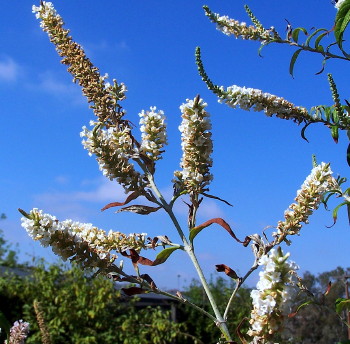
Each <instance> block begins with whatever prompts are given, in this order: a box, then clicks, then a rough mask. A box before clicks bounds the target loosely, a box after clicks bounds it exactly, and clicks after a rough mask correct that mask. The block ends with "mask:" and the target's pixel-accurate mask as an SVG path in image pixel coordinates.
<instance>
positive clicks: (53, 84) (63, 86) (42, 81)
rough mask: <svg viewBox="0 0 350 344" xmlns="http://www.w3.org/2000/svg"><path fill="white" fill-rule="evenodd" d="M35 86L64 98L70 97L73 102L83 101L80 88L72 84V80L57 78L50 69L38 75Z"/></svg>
mask: <svg viewBox="0 0 350 344" xmlns="http://www.w3.org/2000/svg"><path fill="white" fill-rule="evenodd" d="M37 86H38V88H39V89H40V90H41V91H44V92H47V93H50V94H51V95H54V96H58V97H62V96H63V97H65V99H67V98H68V99H70V100H71V101H72V102H73V103H77V104H80V103H83V102H85V101H84V98H83V96H82V94H81V90H80V88H79V87H78V86H77V85H74V84H73V83H72V82H64V81H61V80H59V78H58V77H56V76H55V74H54V73H53V72H51V71H46V72H44V73H41V74H40V75H39V83H38V85H37Z"/></svg>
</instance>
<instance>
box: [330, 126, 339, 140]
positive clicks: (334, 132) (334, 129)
mask: <svg viewBox="0 0 350 344" xmlns="http://www.w3.org/2000/svg"><path fill="white" fill-rule="evenodd" d="M331 135H332V138H333V140H334V142H335V143H338V139H339V129H338V126H336V125H332V126H331Z"/></svg>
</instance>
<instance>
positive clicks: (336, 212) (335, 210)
mask: <svg viewBox="0 0 350 344" xmlns="http://www.w3.org/2000/svg"><path fill="white" fill-rule="evenodd" d="M349 204H350V202H347V201H345V202H343V203H340V204H338V205H337V206H336V207H335V208H334V210H333V214H332V215H333V221H334V222H333V224H332V226H334V225H335V223H336V222H337V219H338V211H339V209H340V208H341V207H342V206H343V205H347V206H349ZM332 226H330V227H332ZM328 228H329V227H328Z"/></svg>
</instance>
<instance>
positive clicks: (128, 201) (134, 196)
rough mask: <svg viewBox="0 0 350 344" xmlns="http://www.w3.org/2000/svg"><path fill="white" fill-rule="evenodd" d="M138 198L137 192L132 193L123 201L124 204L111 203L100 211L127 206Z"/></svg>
mask: <svg viewBox="0 0 350 344" xmlns="http://www.w3.org/2000/svg"><path fill="white" fill-rule="evenodd" d="M139 196H140V193H139V192H138V191H134V192H133V193H131V194H130V195H129V196H128V197H127V199H126V200H125V202H112V203H108V204H107V205H105V206H104V207H103V208H102V209H101V211H105V210H106V209H109V208H113V207H120V206H122V205H125V204H128V203H130V202H131V201H133V200H134V199H136V198H137V197H139Z"/></svg>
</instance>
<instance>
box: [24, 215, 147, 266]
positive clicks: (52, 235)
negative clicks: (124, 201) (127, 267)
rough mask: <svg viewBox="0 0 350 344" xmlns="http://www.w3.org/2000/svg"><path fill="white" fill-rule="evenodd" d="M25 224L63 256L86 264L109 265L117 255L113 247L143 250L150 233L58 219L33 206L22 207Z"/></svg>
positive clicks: (35, 236)
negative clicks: (117, 229)
mask: <svg viewBox="0 0 350 344" xmlns="http://www.w3.org/2000/svg"><path fill="white" fill-rule="evenodd" d="M21 213H22V214H23V215H24V217H22V219H21V221H22V227H23V228H25V230H26V231H27V233H28V234H29V236H30V237H31V238H32V239H34V240H39V241H40V244H41V245H42V246H44V247H47V246H51V248H52V251H53V252H54V253H55V254H57V255H58V256H60V257H61V258H62V259H63V260H67V259H68V258H69V259H70V260H75V261H77V262H78V263H79V264H80V265H81V266H82V267H84V268H93V267H99V268H105V267H107V266H108V265H110V264H111V263H112V262H113V261H114V260H115V259H116V258H117V256H116V255H115V254H112V253H111V251H116V252H124V251H126V250H128V249H131V248H132V249H135V250H140V249H141V248H144V247H145V240H146V234H145V233H142V234H130V235H129V236H127V235H125V234H123V233H120V232H113V231H109V232H108V234H106V232H105V231H104V230H102V229H98V228H97V227H94V226H93V225H92V224H90V223H80V222H76V221H72V220H65V221H58V220H57V219H56V217H55V216H52V215H50V214H44V213H43V211H42V210H38V209H36V208H34V209H32V210H31V211H30V213H29V214H27V213H25V212H24V211H21Z"/></svg>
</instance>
